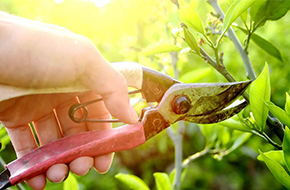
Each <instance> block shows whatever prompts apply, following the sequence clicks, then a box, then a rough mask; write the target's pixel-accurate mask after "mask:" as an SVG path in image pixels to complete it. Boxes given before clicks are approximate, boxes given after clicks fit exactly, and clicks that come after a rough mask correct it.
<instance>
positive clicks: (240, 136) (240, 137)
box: [227, 131, 252, 154]
mask: <svg viewBox="0 0 290 190" xmlns="http://www.w3.org/2000/svg"><path fill="white" fill-rule="evenodd" d="M234 133H236V134H237V137H236V138H235V139H234V143H233V145H232V146H231V147H230V148H229V149H228V150H227V154H229V153H231V152H232V151H234V150H236V149H237V148H239V147H240V146H242V145H243V144H244V143H245V142H247V141H248V140H249V138H250V137H251V136H252V134H251V133H242V132H239V131H234ZM233 136H234V135H233Z"/></svg>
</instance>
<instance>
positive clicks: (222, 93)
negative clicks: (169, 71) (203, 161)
mask: <svg viewBox="0 0 290 190" xmlns="http://www.w3.org/2000/svg"><path fill="white" fill-rule="evenodd" d="M112 65H113V66H114V67H115V68H116V69H117V70H119V72H120V73H121V74H123V76H124V77H125V78H126V80H127V83H128V86H130V87H134V88H136V89H138V90H137V91H135V93H136V92H140V93H141V94H142V97H143V99H145V101H147V102H156V103H157V105H156V106H154V107H147V108H144V109H143V110H142V112H141V115H140V119H139V122H138V123H137V124H134V125H132V124H131V125H124V126H122V127H116V128H113V129H108V130H103V131H89V132H84V133H80V134H75V135H70V136H67V137H63V138H61V139H58V140H56V141H54V142H51V143H49V144H46V145H43V146H41V147H39V148H37V149H35V150H33V151H31V152H30V153H28V154H26V155H24V156H23V157H20V158H18V159H16V160H14V161H12V162H11V163H9V164H7V165H6V170H4V171H3V172H2V173H1V174H0V189H5V188H7V187H9V186H13V185H16V184H18V183H20V182H22V181H24V180H25V179H28V178H31V177H33V176H36V175H38V174H41V173H43V172H45V171H46V170H47V169H48V168H49V167H51V166H52V165H54V164H58V163H69V162H71V161H72V160H74V159H76V158H78V157H81V156H99V155H104V154H108V153H112V152H118V151H123V150H128V149H132V148H135V147H137V146H139V145H141V144H143V143H145V142H146V141H147V140H148V139H150V138H152V137H154V136H155V135H157V134H158V133H160V132H161V131H163V130H164V129H166V128H167V127H169V126H170V125H171V124H173V123H175V122H177V121H179V120H184V121H188V122H193V123H204V124H208V123H217V122H220V121H223V120H225V119H227V118H230V117H232V116H233V115H235V114H237V113H238V112H240V111H241V110H242V109H243V108H245V107H246V106H247V104H248V103H247V102H246V101H245V100H244V101H241V102H240V103H239V104H236V105H234V106H232V105H231V104H232V103H233V102H234V100H236V99H237V98H238V97H239V96H240V95H242V94H243V93H244V91H245V90H246V88H247V87H248V86H249V84H250V83H251V81H245V82H232V83H193V84H191V83H182V82H179V81H177V80H175V79H173V78H171V77H170V76H168V75H165V74H162V73H160V72H158V71H155V70H152V69H149V68H146V67H143V66H141V65H139V64H137V63H131V62H124V63H123V62H122V63H114V64H112ZM193 77H194V76H193ZM0 89H2V90H3V93H1V94H0V101H4V100H7V99H10V98H14V97H19V96H24V95H29V94H43V93H60V92H62V93H64V92H83V91H88V90H89V89H87V88H86V87H84V86H82V85H81V84H76V85H75V86H70V87H62V88H52V89H24V88H18V87H11V86H5V85H0ZM5 92H6V93H5ZM96 101H101V99H98V100H94V101H91V102H87V103H82V104H76V105H72V107H71V109H70V110H69V116H70V117H71V119H72V120H73V121H75V122H94V121H95V122H102V121H100V120H94V119H92V118H87V115H88V114H87V110H86V105H88V104H91V103H93V102H96ZM77 109H83V113H84V114H83V116H82V117H80V118H76V117H75V116H74V112H75V111H76V110H77ZM110 121H111V120H110ZM110 121H104V122H110Z"/></svg>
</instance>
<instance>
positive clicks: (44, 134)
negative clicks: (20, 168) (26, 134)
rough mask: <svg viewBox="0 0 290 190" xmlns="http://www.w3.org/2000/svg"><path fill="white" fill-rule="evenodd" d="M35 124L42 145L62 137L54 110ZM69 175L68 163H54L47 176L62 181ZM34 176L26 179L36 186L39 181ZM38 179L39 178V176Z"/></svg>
mask: <svg viewBox="0 0 290 190" xmlns="http://www.w3.org/2000/svg"><path fill="white" fill-rule="evenodd" d="M33 124H34V128H35V131H36V134H37V136H38V139H39V142H40V145H45V144H47V143H50V142H52V141H54V140H56V139H58V138H61V137H62V135H61V131H60V128H59V125H58V122H57V119H56V117H55V113H54V111H52V112H51V113H49V114H48V115H46V116H44V117H42V118H40V119H39V120H36V121H34V122H33ZM67 175H68V166H67V165H66V164H56V165H53V166H52V167H50V168H49V169H48V170H47V171H46V177H47V178H48V179H49V180H50V181H51V182H54V183H59V182H62V181H63V180H64V179H65V178H66V177H67ZM42 176H44V174H42ZM34 178H35V177H34ZM34 178H32V179H30V180H27V181H26V183H27V184H28V185H29V186H31V187H32V186H35V185H34V184H35V183H36V182H37V180H35V179H34ZM44 178H45V176H44ZM36 179H39V177H38V176H37V177H36ZM44 187H45V184H44Z"/></svg>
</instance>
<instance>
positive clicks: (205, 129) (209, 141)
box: [198, 124, 218, 147]
mask: <svg viewBox="0 0 290 190" xmlns="http://www.w3.org/2000/svg"><path fill="white" fill-rule="evenodd" d="M198 126H199V128H200V132H201V133H202V135H203V136H204V137H205V140H206V146H207V147H211V146H213V145H214V144H215V142H216V139H217V134H218V126H217V124H203V125H202V124H199V125H198Z"/></svg>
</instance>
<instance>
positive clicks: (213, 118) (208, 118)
mask: <svg viewBox="0 0 290 190" xmlns="http://www.w3.org/2000/svg"><path fill="white" fill-rule="evenodd" d="M247 105H248V102H247V101H245V100H244V101H243V102H242V103H240V104H239V105H237V106H234V107H229V108H226V109H223V110H220V111H217V112H214V113H211V114H208V115H200V116H194V117H186V118H184V120H185V121H189V122H192V123H200V124H210V123H218V122H221V121H223V120H226V119H228V118H230V117H232V116H234V115H236V114H237V113H239V112H240V111H242V109H244V108H245V107H246V106H247Z"/></svg>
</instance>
